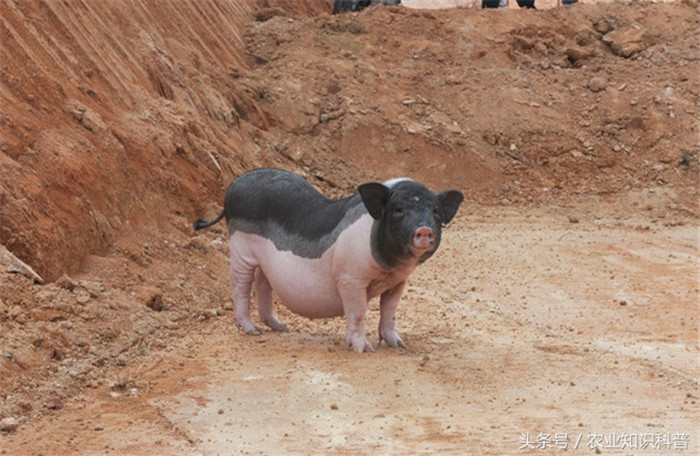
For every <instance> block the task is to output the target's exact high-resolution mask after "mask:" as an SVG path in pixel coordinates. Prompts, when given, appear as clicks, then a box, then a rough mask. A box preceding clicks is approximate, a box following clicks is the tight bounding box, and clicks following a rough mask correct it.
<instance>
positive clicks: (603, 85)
mask: <svg viewBox="0 0 700 456" xmlns="http://www.w3.org/2000/svg"><path fill="white" fill-rule="evenodd" d="M607 88H608V81H607V80H605V78H601V77H599V76H595V77H593V78H591V80H590V81H588V89H589V90H590V91H591V92H594V93H597V92H601V91H603V90H605V89H607Z"/></svg>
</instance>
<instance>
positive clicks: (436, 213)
mask: <svg viewBox="0 0 700 456" xmlns="http://www.w3.org/2000/svg"><path fill="white" fill-rule="evenodd" d="M433 215H434V216H435V217H441V216H442V214H441V212H440V208H439V207H434V208H433Z"/></svg>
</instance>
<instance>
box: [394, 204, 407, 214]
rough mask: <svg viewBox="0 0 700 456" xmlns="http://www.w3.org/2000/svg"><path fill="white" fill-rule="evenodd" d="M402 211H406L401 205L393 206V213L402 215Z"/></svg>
mask: <svg viewBox="0 0 700 456" xmlns="http://www.w3.org/2000/svg"><path fill="white" fill-rule="evenodd" d="M404 212H406V211H405V209H404V208H403V206H396V207H395V208H394V215H403V214H404Z"/></svg>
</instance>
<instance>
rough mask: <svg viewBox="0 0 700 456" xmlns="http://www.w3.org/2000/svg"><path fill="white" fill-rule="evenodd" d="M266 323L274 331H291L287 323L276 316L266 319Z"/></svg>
mask: <svg viewBox="0 0 700 456" xmlns="http://www.w3.org/2000/svg"><path fill="white" fill-rule="evenodd" d="M265 324H266V325H267V326H268V327H269V328H270V329H271V330H273V331H278V332H289V328H287V325H285V324H284V323H282V322H281V321H279V320H278V319H277V318H275V317H272V318H268V319H266V320H265Z"/></svg>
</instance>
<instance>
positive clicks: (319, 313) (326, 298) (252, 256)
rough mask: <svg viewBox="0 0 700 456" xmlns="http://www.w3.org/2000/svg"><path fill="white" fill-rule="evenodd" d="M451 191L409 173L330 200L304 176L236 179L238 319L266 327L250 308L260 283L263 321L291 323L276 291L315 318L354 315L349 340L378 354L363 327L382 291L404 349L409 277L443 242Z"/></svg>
mask: <svg viewBox="0 0 700 456" xmlns="http://www.w3.org/2000/svg"><path fill="white" fill-rule="evenodd" d="M463 198H464V197H463V195H462V193H460V192H458V191H456V190H448V191H444V192H442V193H439V194H437V195H436V194H434V193H432V192H431V191H430V190H428V189H427V188H425V187H424V186H423V185H421V184H419V183H418V182H415V181H413V180H410V179H394V180H390V181H388V182H385V183H383V184H381V183H377V182H370V183H367V184H363V185H360V186H359V188H358V193H356V194H354V195H352V196H349V197H347V198H343V199H339V200H335V201H334V200H330V199H328V198H326V197H325V196H323V195H322V194H321V193H319V192H318V191H317V190H316V189H314V188H313V187H312V186H311V185H310V184H309V183H308V182H306V181H305V180H304V179H303V178H301V177H300V176H298V175H296V174H294V173H290V172H287V171H281V170H277V169H267V168H263V169H257V170H254V171H250V172H248V173H245V174H243V175H241V176H240V177H239V178H237V179H236V180H234V181H233V182H232V183H231V185H229V187H228V189H227V191H226V197H225V200H224V210H223V211H222V212H221V214H220V215H219V216H218V217H217V218H216V219H215V220H212V221H209V222H208V221H205V220H201V219H200V220H199V221H197V222H196V223H195V225H194V229H195V230H199V229H202V228H207V227H209V226H212V225H214V224H215V223H217V222H219V221H220V220H221V219H222V218H224V216H225V217H226V223H227V225H228V235H229V247H230V251H231V279H232V281H233V301H234V307H235V311H234V312H235V320H236V324H237V325H238V326H239V327H240V328H242V329H243V331H245V332H246V333H247V334H260V332H261V330H260V328H259V327H257V326H256V325H255V323H254V322H253V320H252V319H251V315H250V293H251V288H252V286H253V284H255V287H256V291H257V297H258V312H259V314H260V318H261V320H262V321H263V322H264V323H265V324H266V325H267V326H269V327H270V328H271V329H273V330H275V331H286V330H287V327H286V326H285V325H284V324H283V323H282V322H280V321H279V320H278V319H277V317H276V316H275V315H274V313H273V291H274V292H276V293H277V294H278V295H279V297H280V299H281V300H282V303H283V304H284V305H285V306H287V307H288V308H289V309H290V310H291V311H292V312H294V313H296V314H299V315H302V316H304V317H308V318H330V317H338V316H341V315H344V316H345V318H346V319H347V332H346V341H347V343H348V344H349V345H350V347H351V348H352V349H353V350H355V351H358V352H362V351H372V350H373V348H372V345H371V344H370V342H369V341H368V340H367V337H366V334H365V325H364V318H365V313H366V312H367V303H368V301H369V300H370V299H372V298H374V297H376V296H380V320H379V342H380V343H381V341H382V340H384V341H386V343H387V345H388V346H390V347H399V346H401V347H402V346H404V343H403V341H402V340H401V337H399V335H398V333H397V332H396V329H395V325H394V321H395V312H396V307H397V305H398V304H399V299H400V297H401V293H402V291H403V289H404V287H405V285H406V279H407V278H408V276H409V274H410V273H411V271H413V269H415V267H416V266H418V265H419V264H420V263H422V262H424V261H425V260H427V259H428V258H430V257H431V256H432V255H433V253H435V251H436V250H437V248H438V246H439V245H440V234H441V228H442V227H443V226H444V225H446V224H447V223H449V222H450V220H452V218H453V217H454V216H455V214H456V213H457V209H458V208H459V205H460V204H461V202H462V200H463Z"/></svg>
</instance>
